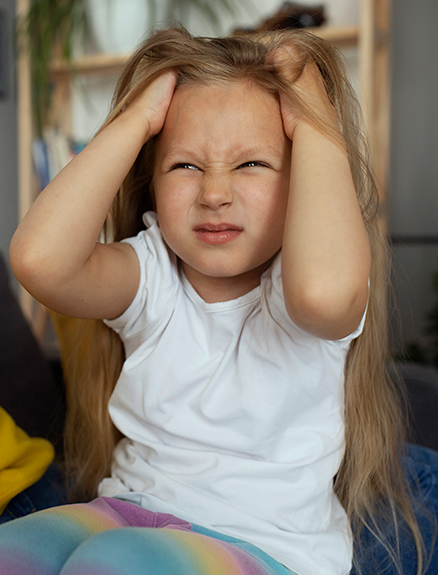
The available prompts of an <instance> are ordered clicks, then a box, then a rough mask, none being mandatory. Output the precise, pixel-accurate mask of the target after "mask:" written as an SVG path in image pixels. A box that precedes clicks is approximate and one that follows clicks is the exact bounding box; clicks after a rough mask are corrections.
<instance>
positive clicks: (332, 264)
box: [280, 53, 371, 339]
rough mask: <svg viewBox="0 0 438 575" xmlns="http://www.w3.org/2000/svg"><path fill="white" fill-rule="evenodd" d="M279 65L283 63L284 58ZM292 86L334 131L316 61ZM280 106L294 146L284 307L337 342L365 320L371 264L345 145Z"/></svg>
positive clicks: (288, 104) (284, 263)
mask: <svg viewBox="0 0 438 575" xmlns="http://www.w3.org/2000/svg"><path fill="white" fill-rule="evenodd" d="M291 55H292V56H293V53H292V54H289V62H290V56H291ZM281 61H282V62H287V60H285V58H284V54H283V55H282V60H281ZM282 66H283V67H286V66H287V64H284V63H283V64H282ZM284 73H285V75H286V74H287V73H288V72H287V69H285V71H284ZM295 87H296V88H297V89H298V90H299V91H300V92H301V94H300V95H301V96H302V97H303V98H305V99H306V100H307V101H309V102H310V103H311V104H312V105H314V106H317V107H318V108H317V109H319V110H322V111H323V113H324V115H325V117H326V118H328V119H330V121H331V122H332V126H333V127H334V128H335V129H337V121H336V117H335V113H334V109H333V107H332V105H331V103H330V102H329V100H328V97H327V94H326V92H325V88H324V85H323V82H322V78H321V76H320V73H319V70H318V68H317V67H316V65H315V64H314V63H307V64H306V66H305V68H304V71H303V73H302V75H301V76H300V78H299V79H298V80H297V82H296V84H295ZM280 103H281V112H282V116H283V125H284V129H285V132H286V134H287V136H288V137H289V138H290V139H291V140H292V142H293V144H292V162H291V166H292V167H291V178H290V192H289V200H288V207H287V216H286V225H285V231H284V241H283V255H282V266H283V269H282V274H283V287H284V293H285V300H286V307H287V310H288V313H289V315H290V316H291V318H292V320H293V321H294V322H295V323H297V324H298V325H299V326H300V327H302V328H303V329H304V330H306V331H308V332H310V333H312V334H314V335H316V336H317V337H321V338H323V339H340V338H342V337H345V336H346V335H348V334H349V333H351V332H352V331H354V329H355V328H356V327H357V326H358V324H359V322H360V319H361V317H362V315H363V312H364V310H365V306H366V302H367V297H368V277H369V272H370V266H371V256H370V249H369V243H368V238H367V234H366V231H365V226H364V223H363V220H362V215H361V211H360V208H359V204H358V201H357V197H356V192H355V188H354V184H353V179H352V176H351V171H350V166H349V162H348V158H347V154H346V151H345V148H344V147H343V145H339V144H337V143H335V142H333V141H332V140H331V139H329V138H328V137H327V136H325V135H324V134H322V133H321V132H320V131H319V130H317V129H316V128H315V127H314V126H312V125H311V124H310V123H309V122H308V121H307V120H306V119H305V118H303V117H301V116H300V115H299V113H298V112H297V110H296V109H295V108H294V106H293V104H292V103H291V101H290V100H289V99H288V98H287V96H286V95H285V94H281V95H280Z"/></svg>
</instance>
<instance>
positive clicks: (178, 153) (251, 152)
mask: <svg viewBox="0 0 438 575" xmlns="http://www.w3.org/2000/svg"><path fill="white" fill-rule="evenodd" d="M202 155H203V153H202V152H201V153H199V152H198V151H197V150H193V149H189V148H183V147H182V148H178V147H175V148H174V149H171V150H170V151H169V152H168V153H166V154H165V155H164V156H163V158H164V159H165V161H167V162H173V161H176V160H181V159H184V158H192V159H193V161H196V158H199V161H201V162H202V161H203V160H202ZM266 156H268V158H272V159H274V160H276V159H278V160H280V159H282V157H283V151H282V150H280V149H279V148H277V147H275V146H270V145H265V144H264V145H262V146H255V147H248V148H247V147H240V148H235V149H234V150H233V157H234V158H235V159H234V160H233V162H236V163H238V162H240V161H241V160H242V158H245V159H247V160H249V159H252V160H256V159H258V158H262V157H266Z"/></svg>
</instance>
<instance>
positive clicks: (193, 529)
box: [0, 497, 294, 575]
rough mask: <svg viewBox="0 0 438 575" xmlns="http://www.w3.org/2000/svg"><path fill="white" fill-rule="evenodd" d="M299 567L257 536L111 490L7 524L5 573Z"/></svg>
mask: <svg viewBox="0 0 438 575" xmlns="http://www.w3.org/2000/svg"><path fill="white" fill-rule="evenodd" d="M291 574H292V575H294V574H293V572H292V571H290V570H289V569H287V568H286V567H284V566H283V565H281V564H280V563H278V562H277V561H275V560H274V559H272V558H271V557H270V556H269V555H267V554H266V553H264V552H263V551H261V550H260V549H258V548H257V547H255V546H254V545H251V544H250V543H247V542H245V541H241V540H239V539H235V538H233V537H227V536H225V535H221V534H220V533H216V532H215V531H211V530H209V529H205V528H203V527H199V526H197V525H191V524H190V523H187V522H186V521H183V520H181V519H178V518H177V517H174V516H173V515H168V514H165V513H152V512H151V511H147V510H145V509H142V508H141V507H138V506H137V505H134V504H132V503H127V502H126V501H121V500H118V499H112V498H107V497H99V498H98V499H95V500H94V501H92V502H91V503H83V504H82V503H81V504H75V505H65V506H62V507H53V508H51V509H47V510H44V511H40V512H38V513H34V514H32V515H28V516H26V517H23V518H20V519H15V520H14V521H10V522H9V523H6V524H4V525H1V526H0V575H291Z"/></svg>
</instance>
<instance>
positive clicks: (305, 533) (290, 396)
mask: <svg viewBox="0 0 438 575" xmlns="http://www.w3.org/2000/svg"><path fill="white" fill-rule="evenodd" d="M145 223H146V225H147V226H148V227H149V229H148V230H146V231H142V232H140V233H139V234H138V236H137V237H136V238H131V239H129V240H127V241H128V242H129V243H130V244H131V245H132V246H133V247H134V249H135V251H136V253H137V255H138V259H139V262H140V267H141V279H140V285H139V289H138V292H137V295H136V296H135V299H134V301H133V302H132V304H131V305H130V307H129V308H128V309H127V310H126V312H125V313H124V314H123V315H122V316H120V317H119V318H117V319H115V320H112V321H108V322H107V324H108V325H110V326H111V327H112V328H113V329H115V330H116V332H117V333H119V334H120V336H121V338H122V340H123V342H124V345H125V350H126V361H125V364H124V366H123V370H122V373H121V375H120V378H119V381H118V383H117V385H116V387H115V390H114V393H113V395H112V397H111V400H110V405H109V410H110V414H111V418H112V420H113V422H114V424H115V425H116V426H117V427H118V429H119V430H120V431H121V432H122V433H123V434H124V435H125V436H126V439H123V440H122V441H121V442H120V443H119V444H118V446H117V447H116V449H115V452H114V460H113V466H112V474H111V477H110V478H106V479H104V480H103V481H102V483H101V484H100V487H99V495H105V496H110V497H111V496H118V497H122V498H123V499H126V500H128V501H132V502H135V503H137V504H140V505H141V506H143V507H145V508H147V509H150V510H151V511H155V512H164V513H172V514H173V515H176V516H178V517H180V518H182V519H185V520H187V521H189V522H192V523H196V524H198V525H202V526H204V527H208V528H211V529H214V530H217V531H220V532H222V533H224V534H227V535H231V536H233V537H237V538H239V539H244V540H246V541H249V542H251V543H253V544H254V545H257V546H258V547H259V548H261V549H262V550H263V551H265V552H266V553H268V554H270V555H271V556H272V557H274V558H275V559H277V561H279V562H280V563H283V564H284V565H286V566H287V567H289V568H290V569H292V570H293V571H296V572H297V573H299V574H300V575H318V574H321V575H335V574H336V575H345V574H346V573H348V572H349V571H350V568H351V558H352V542H351V537H350V530H349V526H348V522H347V518H346V515H345V512H344V510H343V508H342V507H341V505H340V503H339V501H338V499H337V498H336V496H335V495H334V492H333V488H332V487H333V477H334V476H335V474H336V473H337V471H338V469H339V465H340V462H341V460H342V456H343V453H344V428H343V371H344V362H345V357H346V354H347V351H348V347H349V344H350V341H351V340H352V339H353V338H354V337H357V336H358V335H359V334H360V332H361V331H362V327H363V323H364V318H363V319H362V322H361V325H360V326H359V328H358V329H357V330H356V331H355V332H354V333H353V334H351V335H350V336H349V337H347V338H344V339H343V340H340V341H324V340H321V339H318V338H316V337H314V336H312V335H310V334H308V333H306V332H304V331H303V330H301V329H299V328H298V327H297V326H295V325H294V324H293V322H292V321H291V319H290V318H289V316H288V314H287V312H286V309H285V304H284V298H283V293H282V283H281V265H280V259H281V256H280V255H279V256H277V258H276V260H275V261H274V263H273V265H272V266H271V267H270V268H269V270H268V271H267V272H265V273H264V274H263V276H262V279H261V284H260V286H258V287H257V288H255V289H254V290H252V291H251V292H249V293H247V294H246V295H244V296H242V297H240V298H238V299H235V300H231V301H226V302H220V303H206V302H205V301H204V300H203V299H202V298H201V297H200V296H199V295H198V294H197V292H196V291H195V290H194V288H193V287H192V286H191V284H190V283H189V282H188V280H187V279H186V278H185V276H184V275H183V273H182V271H181V270H179V269H178V265H177V260H176V257H175V255H174V254H173V253H172V252H170V250H169V249H168V248H167V247H166V245H165V244H164V242H163V240H162V237H161V233H160V229H159V226H158V224H157V221H156V216H155V214H153V213H148V214H146V215H145Z"/></svg>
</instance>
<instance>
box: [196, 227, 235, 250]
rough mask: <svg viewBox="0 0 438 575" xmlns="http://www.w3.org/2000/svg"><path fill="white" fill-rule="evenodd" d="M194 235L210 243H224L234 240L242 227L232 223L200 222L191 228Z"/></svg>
mask: <svg viewBox="0 0 438 575" xmlns="http://www.w3.org/2000/svg"><path fill="white" fill-rule="evenodd" d="M193 231H194V232H195V235H196V237H197V238H198V239H199V240H201V241H202V242H204V243H206V244H210V245H220V244H226V243H228V242H231V241H232V240H235V239H236V238H238V237H239V236H240V234H241V233H242V232H243V228H241V227H240V226H236V225H234V224H226V223H223V224H210V223H206V224H200V225H199V226H195V227H194V228H193Z"/></svg>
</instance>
